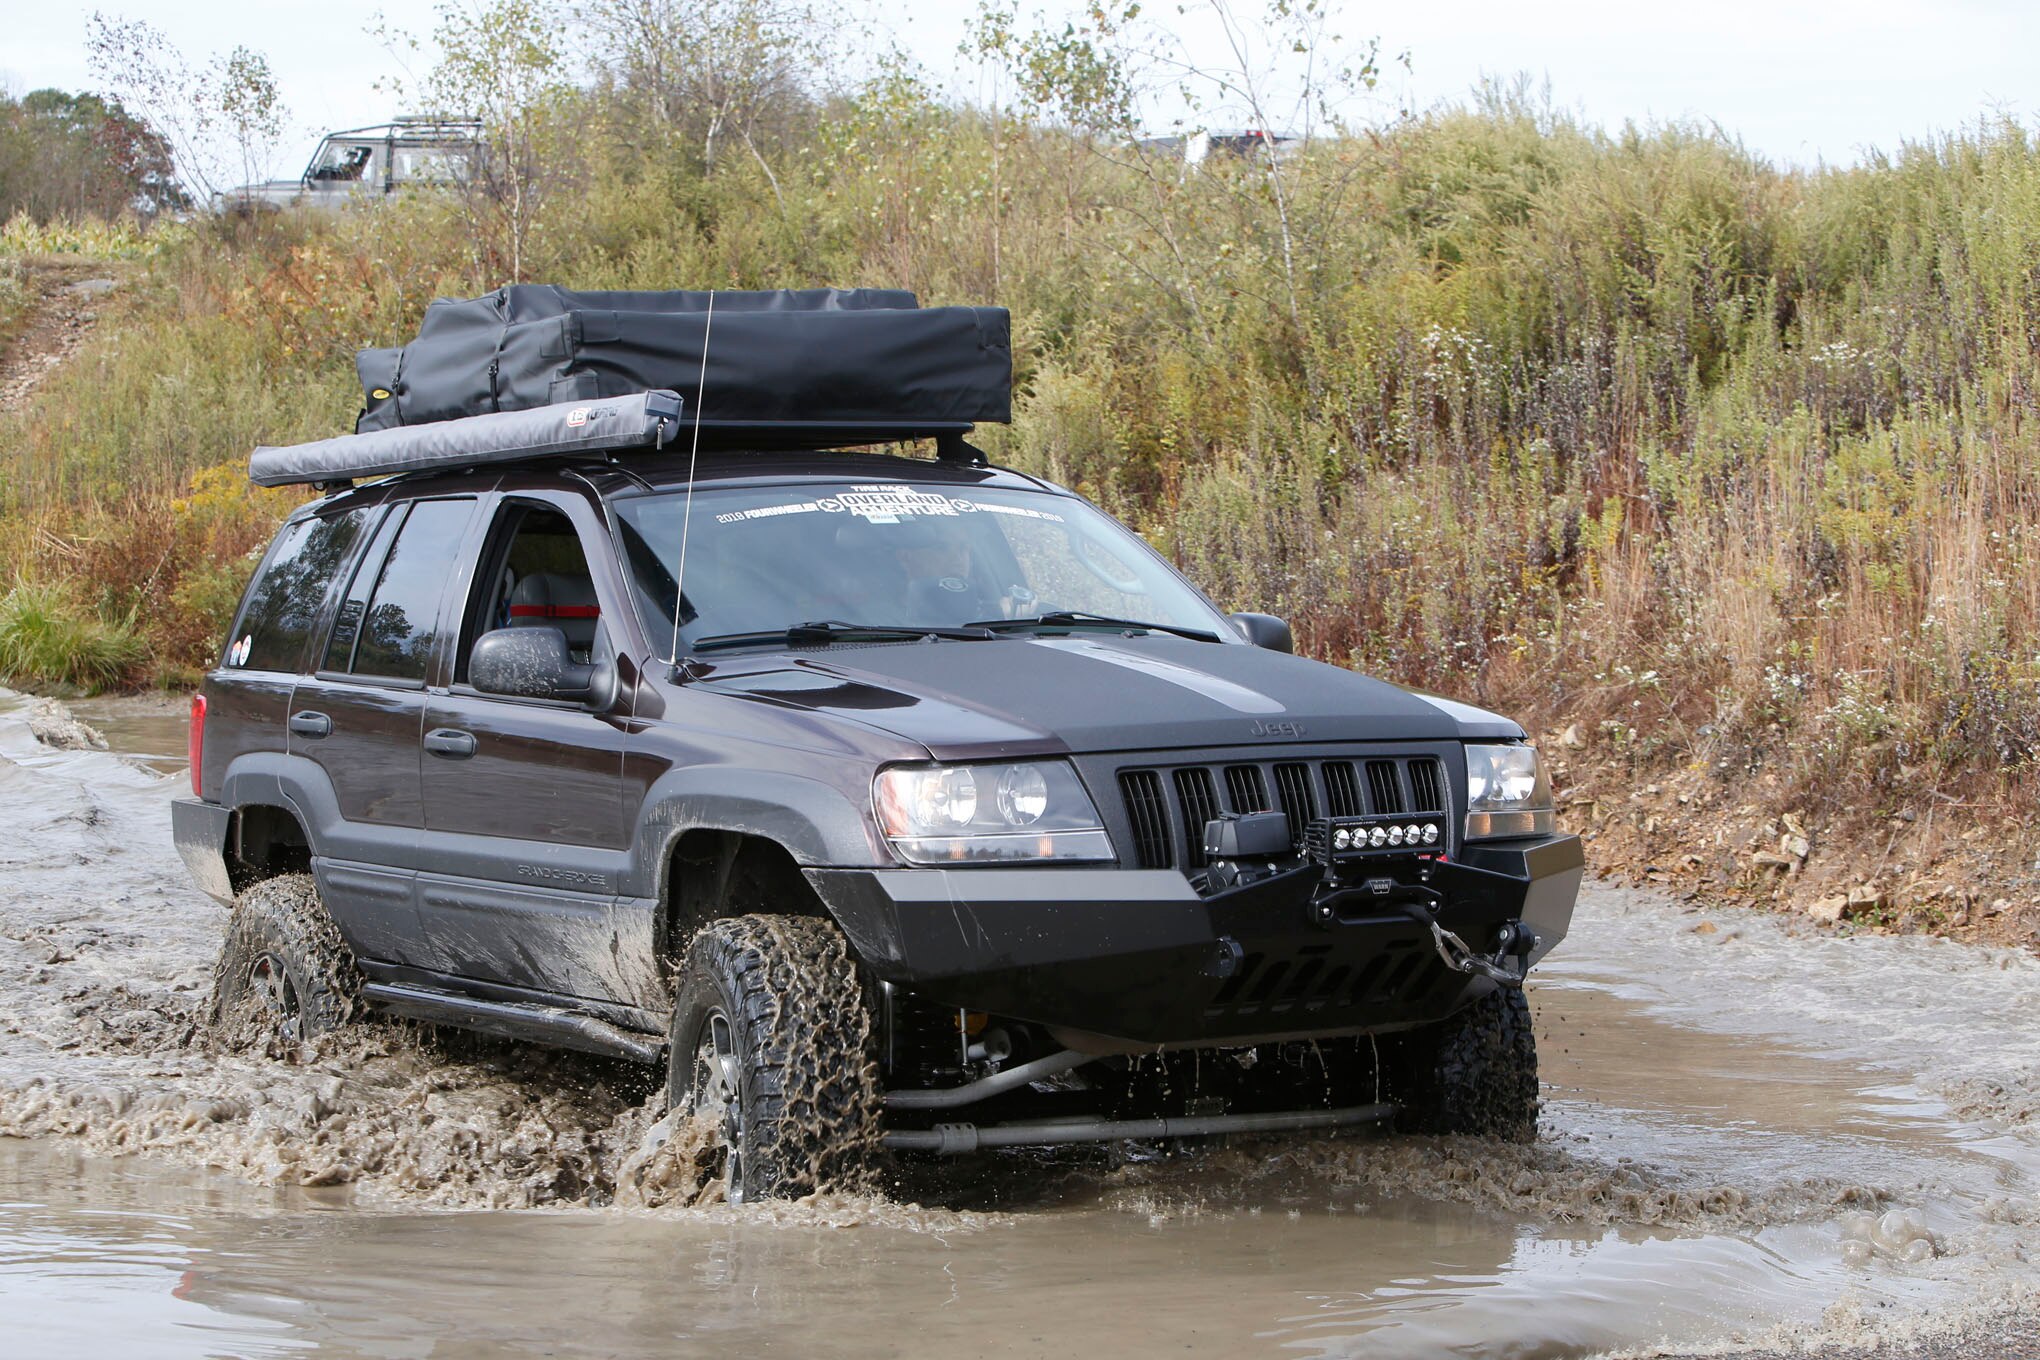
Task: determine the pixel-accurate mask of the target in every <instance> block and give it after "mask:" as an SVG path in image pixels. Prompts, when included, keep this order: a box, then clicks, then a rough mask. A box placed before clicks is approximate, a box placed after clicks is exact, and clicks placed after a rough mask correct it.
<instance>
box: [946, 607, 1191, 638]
mask: <svg viewBox="0 0 2040 1360" xmlns="http://www.w3.org/2000/svg"><path fill="white" fill-rule="evenodd" d="M970 626H971V627H972V628H989V629H991V630H992V631H993V632H995V633H1008V632H1013V631H1014V630H1016V629H1021V628H1068V627H1080V628H1124V629H1128V630H1133V629H1138V630H1140V631H1142V632H1151V633H1174V634H1175V635H1176V636H1177V637H1186V638H1191V639H1193V640H1195V641H1197V642H1216V641H1218V634H1216V633H1214V632H1211V631H1209V630H1208V629H1204V628H1179V627H1177V626H1176V625H1175V624H1173V623H1145V622H1142V621H1141V620H1140V619H1115V618H1113V617H1112V616H1111V615H1109V614H1086V613H1085V612H1084V611H1083V610H1081V609H1051V610H1049V611H1048V612H1047V613H1046V614H1037V615H1035V616H1034V617H1033V618H1027V619H980V620H978V621H977V622H976V623H973V624H971V625H970Z"/></svg>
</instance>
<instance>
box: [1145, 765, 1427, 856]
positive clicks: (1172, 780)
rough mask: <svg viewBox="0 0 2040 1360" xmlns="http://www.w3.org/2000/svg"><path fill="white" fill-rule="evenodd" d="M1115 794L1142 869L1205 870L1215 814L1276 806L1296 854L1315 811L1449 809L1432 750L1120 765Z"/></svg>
mask: <svg viewBox="0 0 2040 1360" xmlns="http://www.w3.org/2000/svg"><path fill="white" fill-rule="evenodd" d="M1271 788H1272V789H1273V790H1274V793H1273V796H1272V797H1271V796H1270V794H1269V790H1270V789H1271ZM1119 792H1120V797H1121V798H1123V799H1124V800H1125V803H1126V816H1127V820H1128V821H1129V822H1130V823H1131V824H1132V829H1133V851H1134V858H1135V860H1136V861H1137V862H1138V863H1139V865H1140V867H1141V868H1143V869H1171V868H1180V869H1183V870H1185V871H1189V870H1195V869H1201V868H1203V867H1204V824H1205V823H1206V822H1208V821H1210V820H1211V819H1212V818H1214V817H1216V816H1218V815H1219V814H1220V813H1221V812H1267V811H1280V812H1282V813H1283V814H1284V815H1286V816H1287V817H1288V818H1289V839H1290V844H1291V845H1293V846H1295V847H1296V848H1297V849H1298V851H1299V852H1300V851H1301V849H1302V847H1303V832H1304V828H1305V827H1306V826H1308V825H1309V824H1310V822H1311V821H1312V820H1313V819H1314V818H1317V817H1320V816H1325V817H1367V816H1377V815H1382V814H1395V813H1424V812H1429V813H1444V812H1447V811H1449V809H1448V808H1447V807H1446V804H1445V771H1444V767H1443V766H1442V765H1441V764H1440V763H1439V761H1438V759H1437V757H1435V756H1396V757H1392V758H1380V759H1374V760H1365V761H1353V760H1288V761H1276V762H1270V763H1268V764H1259V763H1239V764H1230V765H1185V766H1177V767H1173V768H1170V767H1163V768H1159V769H1157V768H1132V769H1123V770H1121V771H1119Z"/></svg>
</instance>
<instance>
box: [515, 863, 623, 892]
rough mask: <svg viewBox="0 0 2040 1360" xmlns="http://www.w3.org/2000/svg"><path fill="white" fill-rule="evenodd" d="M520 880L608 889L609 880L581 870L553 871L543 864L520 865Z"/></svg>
mask: <svg viewBox="0 0 2040 1360" xmlns="http://www.w3.org/2000/svg"><path fill="white" fill-rule="evenodd" d="M517 876H518V877H519V878H539V879H544V880H546V881H547V882H550V883H584V884H586V885H587V886H589V887H591V888H606V887H608V886H609V879H608V877H607V876H606V875H603V874H588V873H583V872H581V871H580V870H579V869H553V868H548V867H547V866H546V865H543V864H520V865H518V866H517Z"/></svg>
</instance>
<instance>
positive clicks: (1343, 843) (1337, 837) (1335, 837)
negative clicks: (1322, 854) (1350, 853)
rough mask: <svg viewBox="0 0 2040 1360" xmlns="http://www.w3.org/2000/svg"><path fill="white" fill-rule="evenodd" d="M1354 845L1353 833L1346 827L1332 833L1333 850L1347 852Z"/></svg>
mask: <svg viewBox="0 0 2040 1360" xmlns="http://www.w3.org/2000/svg"><path fill="white" fill-rule="evenodd" d="M1352 844H1353V833H1352V832H1350V831H1348V830H1347V829H1346V828H1345V827H1343V826H1342V827H1340V828H1339V829H1338V830H1337V831H1334V832H1333V833H1332V849H1334V850H1346V849H1350V848H1351V847H1352Z"/></svg>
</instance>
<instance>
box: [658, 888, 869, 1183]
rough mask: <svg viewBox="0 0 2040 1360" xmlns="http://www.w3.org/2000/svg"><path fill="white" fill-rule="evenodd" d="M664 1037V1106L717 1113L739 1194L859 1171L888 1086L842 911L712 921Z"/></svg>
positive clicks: (726, 1176)
mask: <svg viewBox="0 0 2040 1360" xmlns="http://www.w3.org/2000/svg"><path fill="white" fill-rule="evenodd" d="M667 1038H668V1045H669V1046H668V1050H667V1053H668V1056H667V1075H666V1103H667V1107H668V1108H669V1109H688V1110H692V1111H693V1112H694V1113H695V1114H696V1115H697V1116H699V1117H703V1118H708V1119H712V1120H714V1121H716V1123H717V1125H718V1126H719V1129H720V1133H721V1144H722V1146H721V1149H720V1157H719V1160H720V1163H721V1165H720V1172H721V1175H722V1180H723V1186H724V1193H725V1195H726V1196H727V1198H728V1199H729V1200H730V1202H732V1203H740V1202H743V1201H745V1200H757V1199H791V1198H796V1197H798V1196H801V1195H805V1194H809V1193H812V1192H814V1191H816V1190H820V1189H823V1188H825V1187H835V1186H844V1185H854V1184H855V1183H856V1181H857V1180H858V1178H859V1177H860V1176H861V1175H862V1174H863V1173H864V1171H865V1169H866V1167H867V1166H868V1165H869V1162H870V1160H871V1155H872V1153H873V1151H874V1150H875V1148H876V1147H877V1143H878V1134H879V1113H880V1109H881V1107H882V1104H883V1099H884V1097H883V1094H882V1092H881V1091H880V1089H879V1080H878V1065H877V1062H876V1060H875V1055H874V1041H873V1033H872V1025H871V1012H870V1009H869V1008H868V1006H867V1005H866V1003H865V999H864V987H863V984H862V982H861V981H860V980H859V978H858V976H857V969H856V964H855V961H854V960H853V959H852V958H851V955H850V950H849V947H848V945H847V944H846V943H845V942H844V939H843V935H842V932H840V931H838V930H837V929H836V927H835V925H834V924H833V923H831V922H829V921H826V920H820V919H817V918H814V917H807V916H737V917H731V918H729V919H727V920H721V921H714V922H711V923H710V924H708V925H706V926H704V927H703V928H702V929H701V931H700V932H699V933H698V934H697V935H695V937H694V939H693V941H692V943H691V944H690V945H689V946H688V949H687V957H686V960H685V962H684V963H683V965H682V968H681V972H680V979H679V987H678V996H677V998H676V1000H675V1003H674V1007H673V1022H672V1026H671V1029H670V1030H669V1031H668V1035H667Z"/></svg>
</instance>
